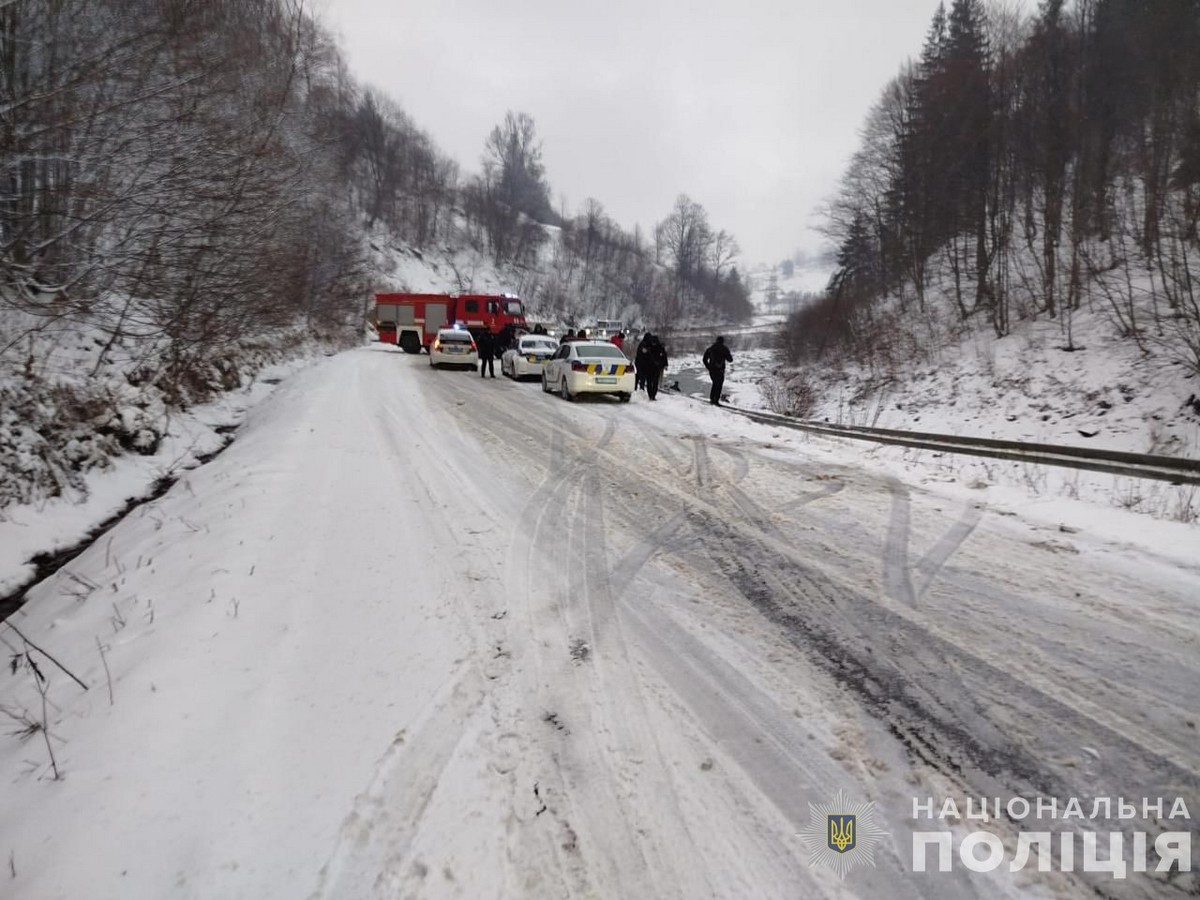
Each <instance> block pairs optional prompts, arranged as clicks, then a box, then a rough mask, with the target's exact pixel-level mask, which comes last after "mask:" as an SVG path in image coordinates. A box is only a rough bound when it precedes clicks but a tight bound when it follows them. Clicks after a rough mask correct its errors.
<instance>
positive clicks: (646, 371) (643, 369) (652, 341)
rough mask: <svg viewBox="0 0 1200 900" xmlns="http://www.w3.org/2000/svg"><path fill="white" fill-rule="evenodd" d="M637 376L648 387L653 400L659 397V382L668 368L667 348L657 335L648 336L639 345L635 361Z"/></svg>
mask: <svg viewBox="0 0 1200 900" xmlns="http://www.w3.org/2000/svg"><path fill="white" fill-rule="evenodd" d="M634 365H635V366H636V371H637V376H638V377H640V378H641V379H642V382H643V383H644V384H645V385H646V394H647V396H649V397H650V399H651V400H653V399H654V398H655V397H657V396H658V382H659V380H660V379H661V378H662V374H663V372H664V371H666V368H667V348H666V347H664V346H663V345H662V341H660V340H659V339H658V337H657V336H656V335H653V334H648V335H646V336H645V337H644V338H642V343H641V344H639V345H638V349H637V359H636V360H634Z"/></svg>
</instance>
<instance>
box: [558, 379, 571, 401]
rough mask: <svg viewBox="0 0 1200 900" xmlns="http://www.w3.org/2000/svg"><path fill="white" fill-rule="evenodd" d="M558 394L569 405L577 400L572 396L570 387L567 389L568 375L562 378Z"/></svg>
mask: <svg viewBox="0 0 1200 900" xmlns="http://www.w3.org/2000/svg"><path fill="white" fill-rule="evenodd" d="M558 393H559V395H560V396H561V397H562V398H563V399H564V400H566V401H567V402H568V403H569V402H570V401H572V400H574V399H575V398H574V397H572V396H571V389H570V388H569V387H567V376H566V375H564V376H563V377H562V381H561V382H559V385H558Z"/></svg>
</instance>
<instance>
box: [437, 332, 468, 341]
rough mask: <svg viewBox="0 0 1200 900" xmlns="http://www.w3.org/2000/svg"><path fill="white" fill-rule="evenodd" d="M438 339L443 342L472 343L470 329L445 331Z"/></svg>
mask: <svg viewBox="0 0 1200 900" xmlns="http://www.w3.org/2000/svg"><path fill="white" fill-rule="evenodd" d="M438 339H439V340H440V341H441V342H442V343H455V342H459V343H463V344H469V343H471V333H470V332H469V331H443V332H442V333H441V334H440V335H438Z"/></svg>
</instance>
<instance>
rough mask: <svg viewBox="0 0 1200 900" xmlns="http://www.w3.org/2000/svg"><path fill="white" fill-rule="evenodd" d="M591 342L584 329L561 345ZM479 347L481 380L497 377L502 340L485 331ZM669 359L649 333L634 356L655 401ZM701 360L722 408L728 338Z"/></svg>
mask: <svg viewBox="0 0 1200 900" xmlns="http://www.w3.org/2000/svg"><path fill="white" fill-rule="evenodd" d="M539 329H540V331H539ZM533 333H534V334H545V333H546V330H545V329H544V328H542V327H541V326H540V325H539V326H537V328H535V329H534V332H533ZM587 339H588V337H587V331H585V330H584V329H582V328H580V329H579V330H578V331H577V332H572V331H570V330H569V329H568V331H567V333H566V334H564V335H563V337H562V340H561V341H559V343H560V344H566V343H569V342H571V341H586V340H587ZM611 341H612V343H613V344H615V345H616V346H617V347H618V348H619V349H620V350H621V351H622V352H624V350H625V335H624V334H621V333H618V334H615V335H613V337H612V338H611ZM475 345H476V347H477V348H478V350H479V377H480V378H486V377H487V376H488V375H489V374H490V375H491V376H492V377H493V378H495V377H496V357H497V356H499V355H500V354H501V353H502V352H503V351H504V347H503V345H502V341H501V339H500V338H499V337H497V336H495V335H492V334H490V333H488V332H486V331H484V332H481V333H480V334H478V335H477V336H476V338H475ZM667 360H668V358H667V348H666V347H665V346H663V342H662V340H660V339H659V337H658V335H656V334H651V333H650V332H646V334H645V335H643V336H642V339H641V341H640V342H639V343H638V345H637V349H636V350H635V351H634V355H633V364H634V373H635V378H634V381H635V385H634V389H635V390H639V391H640V390H644V391H645V392H646V396H648V397H649V398H650V399H651V400H654V399H656V398H657V397H658V388H659V383H660V382H661V381H662V376H663V372H665V371H666V370H667ZM701 361H702V362H703V363H704V368H705V369H706V370H707V371H708V376H709V378H711V379H712V390H711V391H709V395H708V402H709V403H711V404H712V405H713V406H720V405H721V390H722V388H723V387H724V386H725V366H726V365H728V364H729V363H731V362H733V354H732V353H730V352H729V348H728V347H727V346H726V345H725V338H723V337H718V338H717V339H716V340H715V341H714V342H713V343H712V346H710V347H709V348H708V349H707V350H705V351H704V356H703V357H702V358H701Z"/></svg>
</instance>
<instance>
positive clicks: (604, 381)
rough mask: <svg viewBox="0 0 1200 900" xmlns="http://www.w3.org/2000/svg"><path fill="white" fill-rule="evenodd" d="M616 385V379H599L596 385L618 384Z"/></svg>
mask: <svg viewBox="0 0 1200 900" xmlns="http://www.w3.org/2000/svg"><path fill="white" fill-rule="evenodd" d="M616 383H617V379H615V378H597V379H596V384H616Z"/></svg>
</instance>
